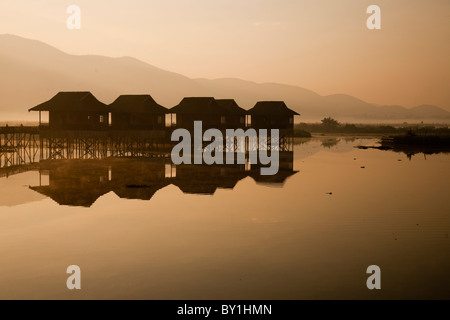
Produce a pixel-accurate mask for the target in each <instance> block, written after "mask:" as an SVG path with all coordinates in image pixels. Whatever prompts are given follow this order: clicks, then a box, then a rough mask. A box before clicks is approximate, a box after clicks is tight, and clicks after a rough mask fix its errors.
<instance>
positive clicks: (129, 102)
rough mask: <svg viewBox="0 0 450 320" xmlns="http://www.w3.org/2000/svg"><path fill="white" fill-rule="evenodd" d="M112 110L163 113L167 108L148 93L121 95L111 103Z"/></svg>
mask: <svg viewBox="0 0 450 320" xmlns="http://www.w3.org/2000/svg"><path fill="white" fill-rule="evenodd" d="M109 108H110V111H111V112H122V113H125V112H131V113H152V114H163V113H166V112H167V111H168V109H167V108H165V107H163V106H161V105H159V104H158V103H156V101H155V100H153V98H152V97H151V96H150V95H148V94H143V95H121V96H120V97H118V98H117V99H116V100H115V101H114V102H113V103H111V104H110V105H109Z"/></svg>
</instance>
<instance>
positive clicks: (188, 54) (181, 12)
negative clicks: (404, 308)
mask: <svg viewBox="0 0 450 320" xmlns="http://www.w3.org/2000/svg"><path fill="white" fill-rule="evenodd" d="M71 4H76V5H78V6H80V8H81V14H82V26H81V30H69V29H68V28H67V27H66V20H67V18H68V16H69V15H68V14H67V13H66V9H67V7H68V6H69V5H71ZM371 4H376V5H379V6H380V7H381V15H382V29H381V30H368V29H367V27H366V19H367V17H368V16H369V15H368V14H366V9H367V7H368V6H369V5H371ZM0 33H10V34H15V35H19V36H23V37H26V38H32V39H36V40H40V41H43V42H46V43H48V44H51V45H53V46H55V47H57V48H59V49H61V50H63V51H65V52H68V53H72V54H101V55H107V56H125V55H126V56H133V57H136V58H139V59H141V60H144V61H146V62H148V63H150V64H153V65H155V66H157V67H160V68H162V69H167V70H170V71H174V72H177V73H181V74H184V75H186V76H188V77H191V78H223V77H234V78H241V79H245V80H252V81H256V82H279V83H286V84H293V85H298V86H301V87H305V88H308V89H311V90H314V91H316V92H318V93H320V94H333V93H347V94H351V95H354V96H356V97H359V98H361V99H363V100H366V101H369V102H374V103H380V104H402V105H405V106H408V107H411V106H414V105H419V104H424V103H427V104H428V103H429V104H437V105H440V106H442V107H445V108H447V109H449V108H450V59H449V57H450V1H449V0H395V1H393V0H370V1H366V0H339V1H338V0H127V1H119V0H108V1H107V0H95V1H92V0H89V1H87V0H71V1H66V0H40V1H38V0H1V1H0Z"/></svg>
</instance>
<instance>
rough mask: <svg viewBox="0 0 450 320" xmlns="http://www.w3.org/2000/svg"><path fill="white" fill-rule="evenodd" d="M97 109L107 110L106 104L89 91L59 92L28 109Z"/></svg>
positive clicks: (99, 110)
mask: <svg viewBox="0 0 450 320" xmlns="http://www.w3.org/2000/svg"><path fill="white" fill-rule="evenodd" d="M56 110H70V111H98V112H105V113H106V112H108V107H107V105H106V104H104V103H102V102H100V101H98V100H97V98H96V97H95V96H94V95H93V94H92V93H90V92H59V93H58V94H57V95H56V96H54V97H53V98H51V99H50V100H48V101H47V102H44V103H41V104H39V105H37V106H35V107H33V108H31V109H29V110H28V111H56Z"/></svg>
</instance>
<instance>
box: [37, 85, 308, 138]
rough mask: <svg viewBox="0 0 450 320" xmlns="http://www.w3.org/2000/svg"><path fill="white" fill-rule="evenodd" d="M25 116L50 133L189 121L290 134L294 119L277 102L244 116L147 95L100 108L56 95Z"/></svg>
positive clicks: (207, 102) (212, 104)
mask: <svg viewBox="0 0 450 320" xmlns="http://www.w3.org/2000/svg"><path fill="white" fill-rule="evenodd" d="M29 111H37V112H39V125H40V126H43V127H48V128H51V129H55V130H104V129H107V128H111V129H114V130H159V129H165V128H168V127H177V128H187V129H192V128H193V125H194V121H202V122H203V128H204V129H209V128H217V129H227V128H233V129H234V128H236V129H237V128H246V127H252V128H256V129H274V128H277V129H293V126H294V116H296V115H299V114H298V113H297V112H295V111H293V110H291V109H289V108H288V107H287V106H286V104H285V103H284V102H283V101H262V102H258V103H257V104H256V105H255V106H254V107H253V108H251V109H250V110H245V109H243V108H241V107H240V106H239V105H238V104H237V103H236V101H234V100H233V99H215V98H212V97H191V98H184V99H183V100H181V102H180V103H179V104H178V105H176V106H174V107H173V108H171V109H168V108H166V107H163V106H162V105H160V104H158V103H157V102H156V101H155V100H154V99H153V98H152V97H151V96H150V95H121V96H120V97H118V98H117V99H116V100H115V101H114V102H113V103H111V104H110V105H106V104H104V103H103V102H101V101H99V100H98V99H97V98H96V97H95V96H94V95H93V94H92V93H91V92H59V93H58V94H57V95H55V96H54V97H53V98H51V99H50V100H48V101H46V102H44V103H41V104H39V105H37V106H35V107H33V108H31V109H29ZM43 113H46V116H45V117H44V116H43Z"/></svg>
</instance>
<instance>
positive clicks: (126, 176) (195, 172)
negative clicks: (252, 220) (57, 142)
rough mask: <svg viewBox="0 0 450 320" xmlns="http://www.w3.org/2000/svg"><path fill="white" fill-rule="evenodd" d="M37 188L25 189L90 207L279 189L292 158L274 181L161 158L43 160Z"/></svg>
mask: <svg viewBox="0 0 450 320" xmlns="http://www.w3.org/2000/svg"><path fill="white" fill-rule="evenodd" d="M38 167H39V174H40V179H39V181H40V182H39V185H37V186H31V187H30V188H31V189H32V190H34V191H36V192H39V193H41V194H43V195H45V196H47V197H49V198H51V199H53V200H54V201H56V202H57V203H58V204H60V205H69V206H85V207H89V206H91V205H92V204H93V203H94V202H95V201H96V200H97V199H98V198H99V197H101V196H102V195H104V194H106V193H108V192H111V191H113V192H114V193H115V194H117V195H118V196H119V197H120V198H125V199H140V200H150V199H151V198H152V197H153V195H154V194H155V193H156V192H157V191H158V190H160V189H162V188H164V187H166V186H168V185H170V184H173V185H176V186H177V187H178V188H180V190H181V191H183V192H184V193H190V194H210V195H212V194H214V193H215V191H216V190H217V189H218V188H225V189H233V188H234V187H235V186H236V184H237V183H238V182H239V181H240V180H242V179H244V178H246V177H252V178H253V179H254V180H255V181H256V182H258V183H265V184H269V185H282V184H283V183H284V182H285V181H286V179H287V178H288V177H290V176H291V175H294V174H295V173H297V171H294V170H293V153H292V152H283V153H281V154H280V170H279V172H278V174H277V175H275V176H270V177H265V176H260V170H259V166H250V165H211V166H208V165H179V166H175V165H173V164H171V161H170V159H167V158H154V159H146V158H129V159H125V158H122V159H120V158H109V159H104V160H48V161H42V162H40V163H39V164H38Z"/></svg>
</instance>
